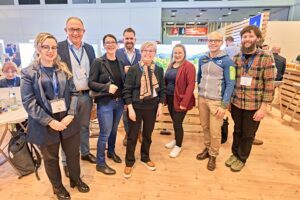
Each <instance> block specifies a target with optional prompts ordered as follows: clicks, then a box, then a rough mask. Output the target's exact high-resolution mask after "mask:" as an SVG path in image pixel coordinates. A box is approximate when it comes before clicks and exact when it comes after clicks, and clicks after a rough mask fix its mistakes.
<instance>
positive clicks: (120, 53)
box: [116, 48, 141, 67]
mask: <svg viewBox="0 0 300 200" xmlns="http://www.w3.org/2000/svg"><path fill="white" fill-rule="evenodd" d="M134 51H135V58H134V60H133V63H132V64H131V63H130V61H129V60H128V57H127V56H126V53H125V48H121V49H118V50H117V52H116V56H117V58H118V60H119V61H120V62H121V63H122V67H124V66H126V65H129V66H132V65H135V64H137V63H138V62H139V61H140V60H141V54H140V51H139V50H138V49H134Z"/></svg>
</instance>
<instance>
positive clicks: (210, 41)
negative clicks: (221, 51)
mask: <svg viewBox="0 0 300 200" xmlns="http://www.w3.org/2000/svg"><path fill="white" fill-rule="evenodd" d="M208 42H209V43H219V42H222V40H217V39H216V40H214V39H209V40H208Z"/></svg>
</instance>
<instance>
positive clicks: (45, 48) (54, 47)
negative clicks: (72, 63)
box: [41, 45, 57, 51]
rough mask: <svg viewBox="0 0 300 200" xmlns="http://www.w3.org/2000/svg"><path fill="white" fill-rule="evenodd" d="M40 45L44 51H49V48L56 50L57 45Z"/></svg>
mask: <svg viewBox="0 0 300 200" xmlns="http://www.w3.org/2000/svg"><path fill="white" fill-rule="evenodd" d="M41 47H42V49H43V50H45V51H50V49H51V50H52V51H57V46H52V47H50V46H49V45H42V46H41Z"/></svg>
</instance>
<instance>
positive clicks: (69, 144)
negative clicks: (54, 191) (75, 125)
mask: <svg viewBox="0 0 300 200" xmlns="http://www.w3.org/2000/svg"><path fill="white" fill-rule="evenodd" d="M60 134H61V133H60ZM60 142H61V146H62V149H63V150H64V152H65V154H66V162H67V167H68V169H69V173H70V181H71V182H75V183H76V182H77V181H78V179H79V178H80V161H79V145H80V134H75V135H73V136H71V137H68V138H66V139H63V138H62V137H60ZM59 146H60V143H56V144H52V145H43V146H41V152H42V154H43V159H44V165H45V170H46V173H47V176H48V178H49V180H50V182H51V184H52V186H53V187H54V188H59V187H61V186H62V180H61V173H60V168H59V156H58V155H59Z"/></svg>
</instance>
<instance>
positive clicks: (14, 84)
mask: <svg viewBox="0 0 300 200" xmlns="http://www.w3.org/2000/svg"><path fill="white" fill-rule="evenodd" d="M6 81H7V80H6ZM7 83H8V82H7ZM16 84H17V77H15V78H14V83H13V85H8V84H7V85H8V87H16Z"/></svg>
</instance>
